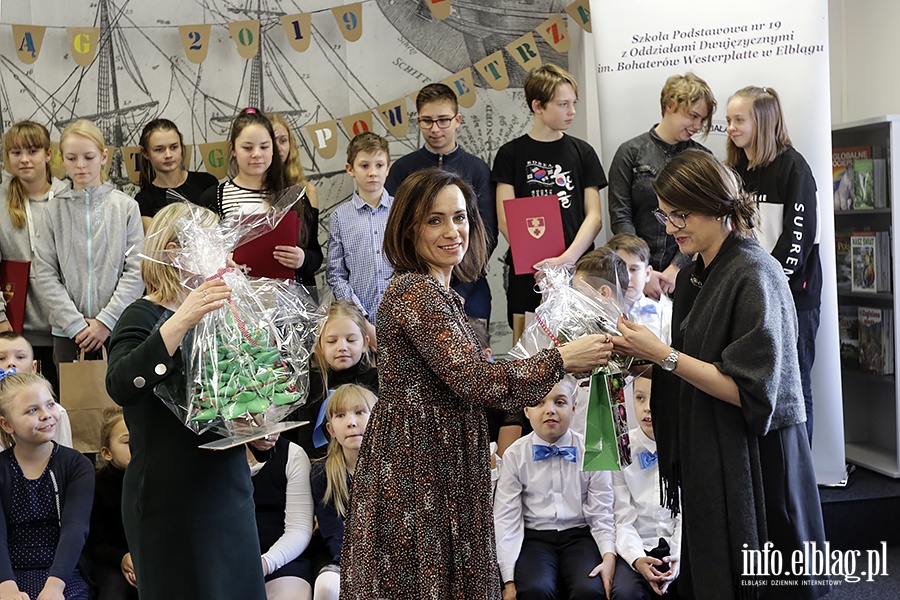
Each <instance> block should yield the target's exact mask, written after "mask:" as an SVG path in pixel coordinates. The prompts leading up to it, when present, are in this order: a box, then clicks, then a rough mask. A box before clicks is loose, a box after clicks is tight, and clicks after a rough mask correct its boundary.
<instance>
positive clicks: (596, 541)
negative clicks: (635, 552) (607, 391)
mask: <svg viewBox="0 0 900 600" xmlns="http://www.w3.org/2000/svg"><path fill="white" fill-rule="evenodd" d="M574 399H575V380H574V379H573V378H572V377H570V376H567V377H565V378H564V379H563V380H562V381H560V382H559V383H558V384H556V386H554V387H553V389H552V390H551V391H550V393H549V394H547V396H545V397H544V398H543V399H542V400H541V402H540V404H538V405H537V406H533V407H529V408H526V409H525V415H526V416H527V417H528V420H529V421H530V422H531V426H532V427H533V428H534V431H533V432H532V433H530V434H528V435H526V436H524V437H522V438H519V439H518V440H516V441H515V442H514V443H513V444H512V445H511V446H510V447H509V449H507V451H506V453H505V454H504V455H503V462H502V464H501V467H500V480H499V482H498V484H497V493H496V497H495V499H494V526H495V533H496V538H497V560H498V562H499V563H500V575H501V577H502V579H503V582H504V589H503V599H504V600H509V599H512V598H519V599H520V600H528V599H529V598H548V597H556V590H567V591H568V597H569V598H570V600H582V599H588V598H590V599H592V600H596V599H597V598H609V597H610V592H611V589H612V580H613V572H614V570H615V551H614V550H615V526H614V515H613V494H612V485H611V478H610V474H609V473H608V472H605V471H594V472H582V470H581V461H580V458H581V455H582V454H583V453H584V438H583V437H582V436H581V435H580V434H578V433H576V432H574V431H570V430H569V423H570V422H571V420H572V417H573V416H574V414H575V405H574ZM598 575H599V577H597V576H598Z"/></svg>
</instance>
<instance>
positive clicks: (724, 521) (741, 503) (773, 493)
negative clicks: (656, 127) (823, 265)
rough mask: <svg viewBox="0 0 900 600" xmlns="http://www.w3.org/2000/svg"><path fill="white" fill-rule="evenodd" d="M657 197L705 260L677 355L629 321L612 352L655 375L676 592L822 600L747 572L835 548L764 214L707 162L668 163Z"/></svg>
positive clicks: (678, 300)
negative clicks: (675, 525)
mask: <svg viewBox="0 0 900 600" xmlns="http://www.w3.org/2000/svg"><path fill="white" fill-rule="evenodd" d="M653 190H654V192H655V193H656V195H657V197H658V208H657V210H656V213H655V215H656V217H657V218H658V219H660V221H661V222H662V223H664V224H665V229H666V233H667V234H668V235H670V236H672V237H673V238H674V241H675V243H676V244H677V245H678V248H679V250H680V251H681V252H682V253H684V254H687V255H694V254H696V256H697V258H696V260H695V261H694V262H693V263H692V264H691V265H689V266H687V267H685V268H684V269H682V270H681V272H680V273H679V274H678V283H677V285H676V291H675V298H674V307H673V316H672V345H671V346H669V345H668V344H665V343H663V342H661V341H660V340H659V339H657V338H656V336H655V335H653V333H652V332H651V331H650V330H648V329H647V328H645V327H642V326H640V325H637V324H635V323H632V322H630V321H627V320H625V319H620V321H619V330H620V331H621V333H622V335H621V337H615V338H613V343H614V345H615V347H616V348H617V349H618V350H619V351H621V352H623V353H625V354H628V355H630V356H634V357H636V358H640V359H644V360H649V361H651V362H653V363H655V364H656V365H659V366H658V367H657V368H655V369H654V371H655V372H654V375H653V392H652V395H651V403H652V405H651V410H652V412H653V427H654V432H655V433H656V441H657V448H658V452H659V463H658V464H659V471H660V476H661V478H662V480H663V491H664V494H665V502H666V505H667V506H668V507H669V508H671V509H673V510H680V511H682V513H683V523H682V527H683V530H682V553H681V556H682V565H681V575H680V577H679V582H680V583H679V589H685V588H683V587H682V586H687V589H693V593H694V597H695V598H696V599H697V600H704V599H706V598H709V599H719V598H737V597H744V596H743V594H745V593H746V592H747V590H748V589H749V588H750V587H752V588H753V589H754V590H756V591H757V592H758V593H760V594H761V595H764V597H765V598H767V599H768V598H783V597H789V598H817V597H818V596H821V595H823V594H825V593H826V592H827V591H828V588H827V587H824V586H816V585H810V583H811V582H809V581H803V580H804V579H807V578H804V577H803V576H801V575H799V574H797V575H790V574H781V575H777V576H774V577H753V576H751V575H752V574H751V573H749V572H748V569H749V570H753V568H754V567H752V566H748V565H754V564H755V565H757V566H759V570H757V571H756V573H757V574H759V573H760V572H761V569H763V568H768V569H769V573H771V572H772V570H773V569H772V566H773V565H772V564H771V563H769V564H766V565H761V564H760V562H761V561H764V560H765V558H764V557H765V556H772V555H773V552H774V551H776V550H777V551H778V554H780V556H781V557H784V564H785V565H786V564H787V562H788V560H789V558H788V557H792V556H793V553H794V552H796V551H799V552H800V553H801V554H802V553H803V550H804V548H807V547H819V548H822V547H823V545H824V538H825V534H824V530H823V526H822V513H821V508H820V504H819V494H818V490H817V489H816V478H815V473H814V471H813V463H812V456H811V454H810V450H809V442H808V438H807V435H806V427H805V425H804V421H805V420H806V417H805V411H804V406H803V392H802V389H801V385H800V370H799V366H798V362H797V342H796V340H797V315H796V312H795V310H794V302H793V299H792V297H791V291H790V288H789V287H788V281H787V278H785V276H784V273H783V272H782V269H781V266H780V265H779V263H778V261H777V260H775V259H774V258H773V257H772V256H771V255H770V254H769V253H768V252H767V251H766V250H765V248H763V247H762V246H761V245H760V244H759V242H757V241H756V239H755V238H754V237H753V235H752V232H753V228H754V227H755V225H756V221H757V218H758V217H757V213H756V206H755V202H754V201H753V200H752V199H751V198H750V197H749V196H748V195H747V194H746V193H744V191H743V190H742V187H741V183H740V181H739V179H738V177H737V175H736V174H735V173H734V172H733V171H731V170H730V169H729V168H728V167H726V166H724V165H723V164H722V163H720V162H719V161H718V160H716V159H715V158H714V157H713V156H712V155H710V154H709V153H707V152H703V151H701V150H687V151H685V152H683V153H681V154H679V155H678V156H676V157H674V158H672V160H670V161H669V163H668V164H667V165H666V166H665V168H664V169H663V170H662V172H661V173H660V174H659V177H658V178H657V179H656V181H655V182H654V183H653ZM805 544H809V546H805ZM764 551H765V554H763V552H764ZM807 566H810V565H807ZM788 570H789V571H796V570H797V569H793V568H790V569H788ZM814 579H819V578H816V577H814ZM763 592H764V594H763Z"/></svg>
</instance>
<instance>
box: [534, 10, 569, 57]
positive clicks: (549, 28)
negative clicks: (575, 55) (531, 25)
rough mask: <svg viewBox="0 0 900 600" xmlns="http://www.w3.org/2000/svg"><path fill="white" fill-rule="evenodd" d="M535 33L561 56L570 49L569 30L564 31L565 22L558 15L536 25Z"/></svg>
mask: <svg viewBox="0 0 900 600" xmlns="http://www.w3.org/2000/svg"><path fill="white" fill-rule="evenodd" d="M537 32H538V33H539V34H541V37H542V38H544V40H546V42H547V43H548V44H550V46H551V47H552V48H553V49H554V50H556V51H557V52H559V53H561V54H565V53H566V52H568V51H569V48H571V47H572V39H571V38H570V37H569V30H568V29H566V22H565V21H563V18H562V15H560V14H555V15H553V16H552V17H550V18H549V19H547V20H546V21H544V22H543V23H541V24H540V25H538V26H537Z"/></svg>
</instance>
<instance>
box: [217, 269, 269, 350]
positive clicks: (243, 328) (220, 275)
mask: <svg viewBox="0 0 900 600" xmlns="http://www.w3.org/2000/svg"><path fill="white" fill-rule="evenodd" d="M234 272H237V269H235V268H234V267H222V268H221V269H219V270H218V271H217V272H216V274H215V275H212V276H211V277H207V278H206V281H214V280H216V279H224V277H223V276H224V275H225V273H234ZM228 306H229V307H230V308H231V314H232V315H234V320H235V321H237V324H238V329H239V330H240V331H241V335H243V336H244V338H246V340H247V341H248V342H250V343H251V344H253V345H254V346H256V347H257V348H258V347H259V342H257V341H256V340H254V339H253V338H252V337H250V333H249V332H248V331H247V326H246V325H245V324H244V320H243V319H241V316H240V315H239V314H238V311H237V307H236V306H235V305H234V300H232V299H231V298H229V299H228Z"/></svg>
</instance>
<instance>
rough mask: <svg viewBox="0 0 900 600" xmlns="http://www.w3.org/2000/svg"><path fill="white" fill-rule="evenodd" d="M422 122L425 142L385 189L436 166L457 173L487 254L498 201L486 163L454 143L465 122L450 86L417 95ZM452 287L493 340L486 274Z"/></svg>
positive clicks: (395, 169)
mask: <svg viewBox="0 0 900 600" xmlns="http://www.w3.org/2000/svg"><path fill="white" fill-rule="evenodd" d="M416 112H417V113H418V119H417V121H418V124H419V128H420V129H421V131H422V137H423V138H425V145H424V146H423V147H421V148H419V149H418V150H416V151H415V152H411V153H409V154H407V155H406V156H403V157H401V158H398V159H397V160H396V161H395V162H394V164H393V165H391V172H390V173H389V174H388V178H387V181H385V184H384V187H385V189H386V190H387V191H388V193H389V194H390V195H392V196H393V195H395V194H396V193H397V188H398V187H400V184H401V183H403V180H404V179H406V178H407V177H408V176H409V175H412V174H413V173H415V172H417V171H421V170H422V169H428V168H430V167H438V168H441V169H445V170H447V171H453V172H454V173H456V174H457V175H459V176H460V177H462V178H463V179H465V180H466V181H468V182H469V185H471V186H472V189H473V190H474V191H475V194H476V196H477V197H478V212H479V214H480V215H481V220H482V221H483V222H484V228H485V230H486V231H487V232H488V236H487V237H488V239H487V243H488V256H490V254H491V253H492V252H493V251H494V248H495V247H496V246H497V205H496V203H495V202H494V188H493V185H492V184H491V170H490V168H489V167H488V165H487V163H486V162H484V161H483V160H481V159H480V158H478V157H477V156H475V155H473V154H469V153H468V152H466V151H465V150H463V149H462V148H461V147H460V145H459V144H458V143H457V142H456V131H457V130H458V129H459V126H460V125H461V124H462V115H461V114H460V113H459V103H458V101H457V99H456V94H455V93H454V92H453V90H452V89H450V86H448V85H445V84H443V83H430V84H428V85H426V86H425V87H423V88H422V89H421V90H419V93H418V95H417V96H416ZM451 287H452V288H453V289H454V290H456V292H457V293H458V294H459V295H460V296H462V297H463V299H464V300H465V311H466V315H467V316H468V317H469V324H470V325H471V326H472V328H473V329H475V330H476V331H480V332H481V333H483V334H484V337H485V339H487V340H490V322H491V289H490V287H489V286H488V282H487V279H485V277H484V276H482V277H480V278H479V279H477V280H476V281H473V282H471V283H467V282H462V281H457V280H454V281H453V282H452V283H451Z"/></svg>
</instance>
